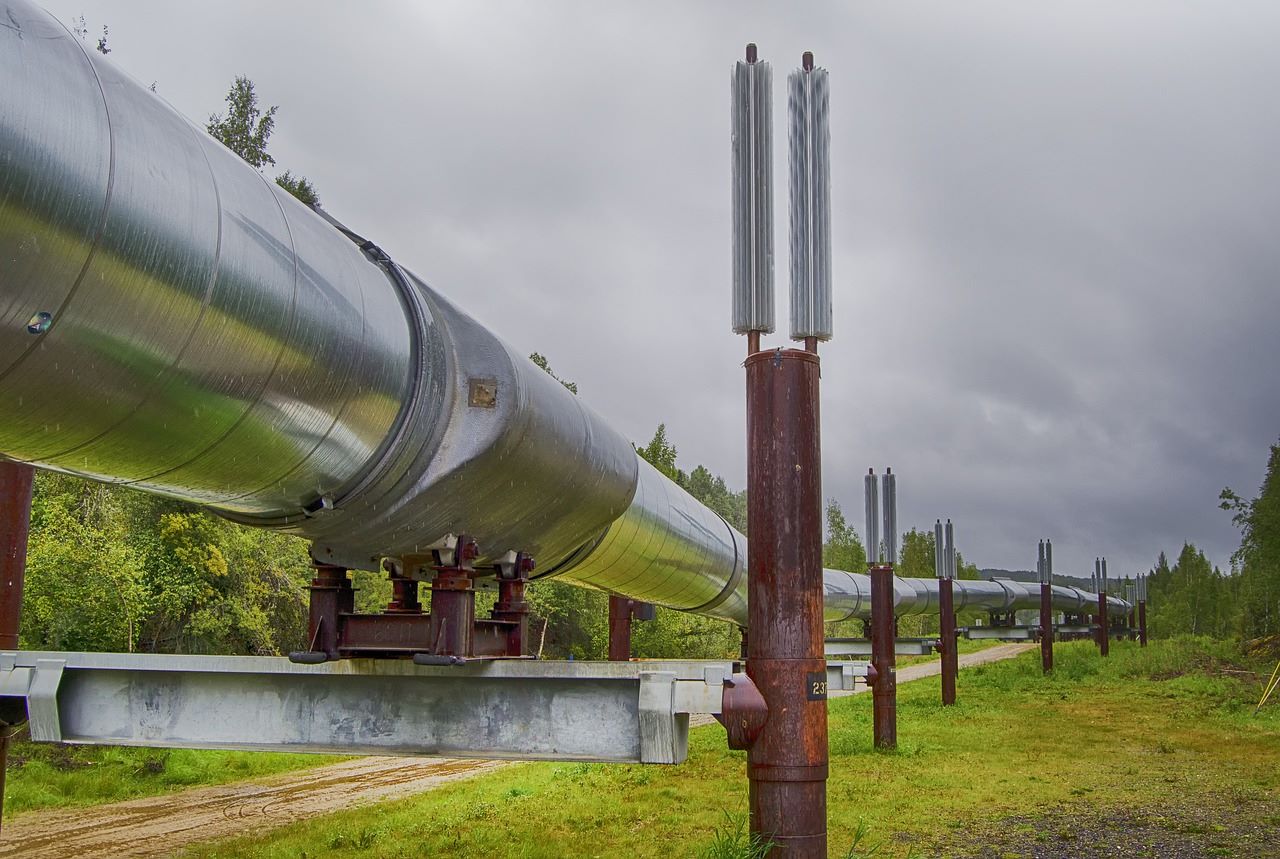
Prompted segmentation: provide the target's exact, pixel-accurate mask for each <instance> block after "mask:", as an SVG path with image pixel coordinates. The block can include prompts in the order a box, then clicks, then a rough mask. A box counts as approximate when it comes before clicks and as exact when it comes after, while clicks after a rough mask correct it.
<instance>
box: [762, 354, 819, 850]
mask: <svg viewBox="0 0 1280 859" xmlns="http://www.w3.org/2000/svg"><path fill="white" fill-rule="evenodd" d="M745 363H746V370H747V487H748V488H747V521H748V525H749V531H750V533H751V542H750V543H749V548H748V550H747V594H748V597H747V610H748V618H749V620H748V623H747V628H748V629H749V630H750V635H749V636H748V638H747V675H748V676H749V677H750V678H751V680H752V682H753V683H754V684H755V686H756V688H757V689H758V690H759V692H760V694H762V695H763V696H764V701H765V703H766V704H767V706H768V719H767V721H766V722H765V723H764V725H763V728H762V730H761V731H760V733H759V735H758V736H757V737H756V738H755V740H754V742H752V743H751V745H750V748H749V749H748V751H747V779H748V781H749V802H750V809H751V831H752V832H753V833H757V834H759V835H760V836H762V837H766V838H769V839H770V840H771V841H773V843H774V844H775V845H776V847H775V851H774V852H775V853H778V854H781V855H785V856H787V857H788V859H793V857H794V859H810V857H815V859H816V857H825V856H826V855H827V755H828V751H827V700H826V699H827V686H826V680H825V678H826V660H825V658H824V656H823V640H822V631H823V628H822V622H823V614H822V609H823V584H822V484H821V458H820V452H819V423H818V368H819V362H818V356H817V355H816V354H814V353H812V352H804V351H800V350H795V349H778V350H775V351H769V352H757V353H755V354H754V355H751V356H749V357H748V358H747V360H746V362H745Z"/></svg>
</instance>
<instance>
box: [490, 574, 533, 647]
mask: <svg viewBox="0 0 1280 859" xmlns="http://www.w3.org/2000/svg"><path fill="white" fill-rule="evenodd" d="M534 566H535V565H534V562H533V558H532V557H530V556H529V555H526V554H525V553H524V552H518V553H516V559H515V563H514V564H513V565H512V567H511V569H510V571H509V572H503V573H502V575H501V576H500V577H499V579H498V601H497V602H495V603H494V604H493V611H492V612H490V616H491V617H492V618H493V619H494V620H505V621H510V622H511V623H512V624H514V626H512V627H511V629H510V631H509V632H508V633H507V653H506V655H507V656H524V655H526V654H527V653H528V652H529V603H528V602H527V601H526V600H525V596H524V595H525V588H526V586H527V585H528V584H529V574H530V573H532V572H533V570H534Z"/></svg>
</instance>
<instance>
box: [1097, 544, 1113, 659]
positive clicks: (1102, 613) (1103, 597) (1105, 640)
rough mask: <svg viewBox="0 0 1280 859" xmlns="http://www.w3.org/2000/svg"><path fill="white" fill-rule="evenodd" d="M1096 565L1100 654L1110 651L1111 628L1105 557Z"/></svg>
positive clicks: (1104, 654)
mask: <svg viewBox="0 0 1280 859" xmlns="http://www.w3.org/2000/svg"><path fill="white" fill-rule="evenodd" d="M1099 563H1100V566H1099V567H1098V648H1099V649H1100V650H1101V651H1102V655H1103V656H1106V655H1108V654H1109V653H1110V652H1111V629H1110V625H1109V624H1108V623H1107V619H1108V617H1109V615H1110V612H1109V610H1108V606H1107V559H1106V558H1103V559H1102V560H1101V561H1100V562H1099Z"/></svg>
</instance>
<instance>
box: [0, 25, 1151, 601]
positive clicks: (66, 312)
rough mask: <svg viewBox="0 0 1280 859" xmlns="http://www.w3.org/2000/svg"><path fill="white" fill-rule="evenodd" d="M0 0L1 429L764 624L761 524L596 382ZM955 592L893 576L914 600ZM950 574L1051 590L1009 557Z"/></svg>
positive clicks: (347, 536)
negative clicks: (751, 610) (984, 571)
mask: <svg viewBox="0 0 1280 859" xmlns="http://www.w3.org/2000/svg"><path fill="white" fill-rule="evenodd" d="M0 6H3V8H4V18H3V20H5V21H7V22H8V24H7V25H6V26H4V27H0V84H2V85H0V164H2V165H3V169H2V170H0V259H3V260H5V267H4V272H3V275H2V277H3V281H2V283H3V286H2V288H0V399H3V401H4V402H5V403H6V404H8V407H7V408H5V409H4V411H3V412H2V413H0V455H3V456H4V457H6V458H10V459H13V460H16V461H21V462H27V463H30V464H32V465H35V466H37V467H40V468H45V469H51V470H56V471H62V472H67V473H71V474H77V475H81V476H84V477H88V478H91V479H94V480H100V481H105V482H109V483H115V484H121V485H127V486H131V487H134V488H137V489H141V490H144V491H148V492H153V493H157V494H161V495H166V496H170V497H174V498H180V499H183V500H186V501H190V502H193V503H196V504H199V505H202V506H204V507H207V508H209V509H211V510H214V511H216V512H218V513H220V514H221V515H224V516H226V517H228V518H231V519H233V520H235V521H238V522H241V523H244V524H248V525H254V526H258V527H266V528H276V529H280V530H284V531H288V532H290V533H294V534H297V535H299V536H302V537H305V538H307V539H309V540H310V541H311V542H312V554H313V556H314V557H315V558H316V560H317V561H319V562H322V563H324V564H332V565H335V566H344V567H349V568H357V569H372V568H376V566H377V564H378V563H379V562H380V561H381V559H383V558H396V559H399V558H405V557H410V556H419V555H422V554H424V553H428V552H430V551H431V550H432V549H436V548H439V547H441V546H444V545H446V543H447V541H448V539H449V538H451V537H452V536H453V535H457V534H462V533H465V534H467V535H470V536H472V537H474V539H475V541H476V544H477V545H478V547H479V554H478V556H477V557H476V558H475V559H474V564H475V567H476V569H477V570H481V571H483V570H484V569H486V568H488V569H493V568H497V567H501V566H502V565H504V564H510V563H512V561H513V559H514V558H516V557H517V554H518V553H519V554H522V555H524V556H531V557H533V558H535V559H536V561H537V570H536V572H535V576H538V577H549V576H555V577H558V578H561V579H564V580H566V581H569V582H572V583H575V584H580V585H584V586H587V587H592V588H597V589H600V590H604V591H608V592H610V593H614V594H619V595H623V596H626V597H630V598H633V599H636V600H642V601H644V602H650V603H655V604H659V605H664V606H668V607H670V608H675V609H680V610H683V611H692V612H697V613H700V614H705V615H709V616H713V617H718V618H722V619H725V620H729V621H733V622H735V623H737V624H739V625H745V623H746V572H745V571H746V551H747V543H746V539H745V538H744V537H743V536H742V535H741V534H740V533H738V532H737V531H736V530H734V529H733V528H732V527H731V526H729V525H728V524H727V523H726V522H725V521H724V520H723V519H722V518H721V517H719V516H718V515H716V514H715V513H713V512H712V511H711V510H709V509H707V508H706V507H705V506H703V505H702V504H700V503H699V502H697V501H696V500H694V499H693V498H692V497H691V496H690V495H689V494H688V493H686V492H685V491H684V490H683V489H681V488H680V487H678V486H676V485H675V484H674V483H673V482H671V481H670V480H668V479H667V478H666V477H665V476H663V475H662V474H661V473H659V472H658V471H656V470H655V469H653V468H652V467H651V466H649V465H648V464H647V463H646V462H644V461H643V460H641V459H640V458H639V457H638V456H637V454H636V453H635V450H634V448H633V447H632V446H631V445H630V443H628V441H627V440H626V439H625V438H623V437H622V436H621V435H620V434H619V433H617V432H616V431H614V430H613V429H612V428H611V427H609V426H608V424H606V423H605V422H604V420H603V419H601V418H600V417H599V416H598V415H597V414H596V413H595V412H593V411H592V410H591V409H589V408H588V407H587V406H586V405H584V404H583V402H582V401H581V400H580V399H579V398H577V397H575V396H573V395H572V394H570V393H569V392H568V391H567V390H566V389H565V388H564V387H563V386H561V385H560V384H558V383H557V382H556V381H555V380H554V379H552V378H551V377H550V376H548V375H547V374H545V373H543V372H542V371H541V370H540V369H538V368H537V367H535V366H534V365H533V364H531V363H530V362H529V361H528V360H527V359H526V358H525V357H524V356H523V355H521V354H519V353H517V352H515V351H514V350H513V349H511V348H510V347H509V346H507V345H506V344H505V343H503V342H502V341H501V340H500V339H499V338H498V337H497V336H495V335H494V334H493V333H492V332H490V331H489V330H488V329H487V328H485V327H484V326H483V325H481V324H480V323H478V322H477V321H476V320H474V319H472V318H471V317H470V316H468V315H467V314H466V313H465V312H463V311H462V310H461V309H459V308H458V307H456V306H455V305H454V304H452V303H451V302H450V301H449V300H448V299H446V298H445V297H444V296H443V295H441V294H440V293H439V292H437V291H436V290H435V289H433V288H432V287H430V286H429V285H427V284H426V283H424V282H423V281H422V280H421V279H419V278H418V277H416V276H415V275H413V274H412V273H410V272H408V271H406V270H404V269H403V268H402V267H400V266H399V265H397V264H396V263H395V262H394V261H392V260H391V259H390V258H389V257H388V256H387V255H386V254H385V253H383V252H382V251H381V250H380V249H379V248H378V247H377V246H376V245H374V244H373V243H371V242H368V241H365V240H363V239H362V238H360V237H359V236H355V235H353V234H351V233H350V232H349V231H347V230H345V229H343V228H341V227H340V225H336V224H335V223H334V222H333V221H332V220H331V219H329V218H328V217H327V216H324V215H323V214H322V213H320V212H317V211H313V210H312V209H309V208H308V207H306V206H304V205H303V204H301V203H299V202H298V201H297V200H295V199H294V198H293V197H292V196H291V195H289V194H288V193H287V192H285V191H284V190H283V189H281V188H279V187H278V186H276V185H275V183H273V182H271V181H270V180H268V179H266V178H265V177H264V176H263V175H262V174H260V173H259V172H258V171H256V170H254V169H253V168H252V167H250V166H249V165H248V164H246V163H244V162H243V161H242V160H241V159H240V158H238V157H237V156H236V155H235V154H233V153H231V152H230V151H228V150H227V149H226V148H224V147H223V146H222V145H221V144H220V143H218V142H217V141H215V140H213V139H212V138H210V137H209V136H208V135H207V134H205V133H204V131H203V130H202V129H200V128H199V127H197V126H196V125H194V124H193V123H191V122H190V121H188V120H187V119H185V118H184V117H182V116H181V115H180V114H178V113H177V112H176V111H175V110H174V109H173V108H172V107H170V106H169V105H168V104H167V103H166V102H164V101H163V100H162V99H160V98H159V97H158V96H156V95H155V94H154V93H152V92H150V91H148V90H147V89H146V88H145V87H143V86H140V85H139V84H138V83H137V82H135V81H133V80H132V79H130V78H128V77H127V76H126V75H124V74H123V73H122V72H121V71H120V70H119V69H117V68H116V67H115V66H114V64H113V63H112V62H110V61H108V60H106V59H105V58H104V57H102V56H100V55H98V54H97V53H96V52H93V51H91V50H88V49H86V46H85V45H84V44H83V43H82V42H81V41H80V40H79V39H76V38H75V37H74V36H73V35H72V34H71V33H70V32H69V31H67V29H66V28H65V27H64V26H63V25H62V24H60V23H59V22H58V21H56V20H55V19H54V18H52V17H51V16H50V15H48V14H47V13H45V12H44V11H42V10H41V9H39V8H38V7H36V6H34V5H32V4H30V3H27V2H22V0H0ZM824 581H825V590H826V602H825V606H826V608H825V613H826V620H828V621H838V620H844V619H849V618H866V617H868V616H869V615H870V585H869V578H868V577H867V576H865V575H862V574H857V573H846V572H841V571H833V570H827V571H826V572H825V575H824ZM1053 599H1054V607H1055V609H1056V610H1060V611H1065V612H1069V613H1086V612H1088V611H1090V610H1092V609H1096V606H1097V598H1096V596H1094V595H1092V594H1087V593H1084V592H1081V591H1078V590H1076V589H1074V588H1066V587H1055V588H1054V591H1053ZM937 600H938V586H937V582H936V581H935V580H933V579H901V578H900V579H898V580H897V581H896V584H895V602H896V613H897V614H899V615H911V614H923V613H927V612H934V611H936V610H937ZM955 600H956V609H957V610H959V611H969V610H982V611H991V612H1006V611H1012V610H1018V609H1037V608H1038V607H1039V605H1040V603H1039V589H1038V586H1027V585H1023V584H1021V583H1018V582H1011V581H998V582H974V581H957V582H955ZM1111 602H1112V604H1113V605H1114V606H1115V609H1116V611H1117V612H1119V611H1127V608H1128V604H1127V603H1125V602H1124V601H1122V600H1115V599H1112V600H1111Z"/></svg>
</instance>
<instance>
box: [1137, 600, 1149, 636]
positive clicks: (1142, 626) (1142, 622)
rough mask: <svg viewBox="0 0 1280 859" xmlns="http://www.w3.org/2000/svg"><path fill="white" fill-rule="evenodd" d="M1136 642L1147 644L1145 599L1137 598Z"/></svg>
mask: <svg viewBox="0 0 1280 859" xmlns="http://www.w3.org/2000/svg"><path fill="white" fill-rule="evenodd" d="M1138 642H1139V644H1140V645H1141V646H1142V647H1146V646H1147V601H1146V600H1138Z"/></svg>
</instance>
